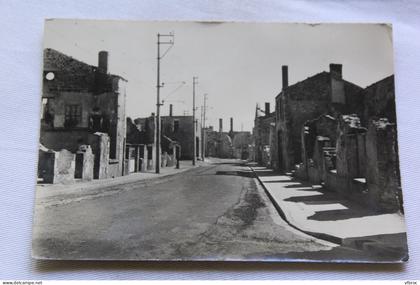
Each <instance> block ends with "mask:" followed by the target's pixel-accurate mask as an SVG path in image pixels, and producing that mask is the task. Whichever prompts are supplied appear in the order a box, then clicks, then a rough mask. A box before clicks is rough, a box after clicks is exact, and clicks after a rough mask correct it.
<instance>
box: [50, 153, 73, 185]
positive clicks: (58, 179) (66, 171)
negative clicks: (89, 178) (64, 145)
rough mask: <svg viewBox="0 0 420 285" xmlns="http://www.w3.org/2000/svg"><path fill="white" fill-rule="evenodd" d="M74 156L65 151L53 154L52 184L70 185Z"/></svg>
mask: <svg viewBox="0 0 420 285" xmlns="http://www.w3.org/2000/svg"><path fill="white" fill-rule="evenodd" d="M74 167H75V155H74V154H73V153H71V152H70V151H68V150H66V149H62V150H60V151H58V152H56V153H55V163H54V182H53V183H63V184H70V183H73V182H74Z"/></svg>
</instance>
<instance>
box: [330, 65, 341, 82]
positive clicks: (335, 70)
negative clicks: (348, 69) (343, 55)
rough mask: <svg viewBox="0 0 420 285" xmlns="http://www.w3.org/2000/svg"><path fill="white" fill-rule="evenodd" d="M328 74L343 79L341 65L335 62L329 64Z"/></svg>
mask: <svg viewBox="0 0 420 285" xmlns="http://www.w3.org/2000/svg"><path fill="white" fill-rule="evenodd" d="M330 74H331V75H332V76H333V77H334V78H337V79H343V65H342V64H337V63H331V64H330Z"/></svg>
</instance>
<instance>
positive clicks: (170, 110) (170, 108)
mask: <svg viewBox="0 0 420 285" xmlns="http://www.w3.org/2000/svg"><path fill="white" fill-rule="evenodd" d="M172 108H173V107H172V104H169V117H172Z"/></svg>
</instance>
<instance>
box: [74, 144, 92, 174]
mask: <svg viewBox="0 0 420 285" xmlns="http://www.w3.org/2000/svg"><path fill="white" fill-rule="evenodd" d="M94 157H95V156H94V155H93V153H92V149H91V147H90V145H81V146H80V147H79V150H78V151H77V152H76V168H75V175H74V177H75V178H79V179H82V180H83V181H90V180H92V179H93V166H94V161H95V160H94Z"/></svg>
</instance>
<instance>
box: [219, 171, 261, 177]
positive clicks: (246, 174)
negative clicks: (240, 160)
mask: <svg viewBox="0 0 420 285" xmlns="http://www.w3.org/2000/svg"><path fill="white" fill-rule="evenodd" d="M216 175H230V176H241V177H248V178H256V175H255V173H254V172H252V171H251V170H249V171H242V170H232V171H223V170H220V171H216Z"/></svg>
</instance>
